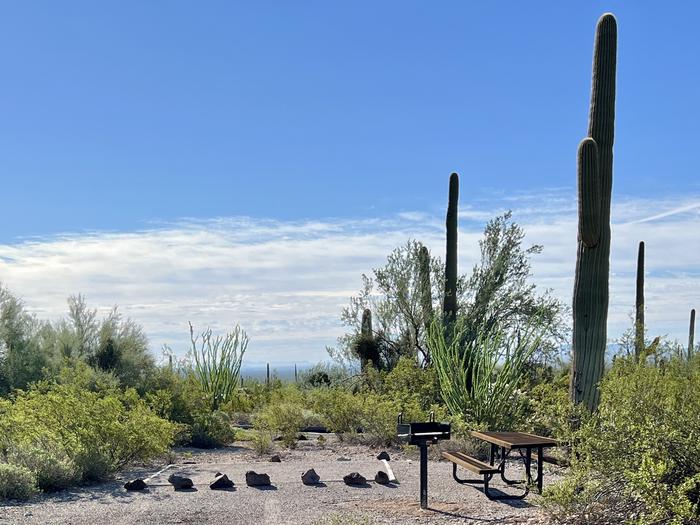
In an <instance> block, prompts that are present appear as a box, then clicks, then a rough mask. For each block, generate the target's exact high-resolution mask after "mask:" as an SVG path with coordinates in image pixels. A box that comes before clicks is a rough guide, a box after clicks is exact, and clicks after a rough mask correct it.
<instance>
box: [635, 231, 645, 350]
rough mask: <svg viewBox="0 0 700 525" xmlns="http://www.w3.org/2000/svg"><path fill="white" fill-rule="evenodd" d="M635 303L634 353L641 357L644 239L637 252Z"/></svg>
mask: <svg viewBox="0 0 700 525" xmlns="http://www.w3.org/2000/svg"><path fill="white" fill-rule="evenodd" d="M634 305H635V311H636V315H635V316H634V353H635V355H636V356H637V359H639V356H641V355H642V353H643V352H644V241H640V242H639V252H638V253H637V297H636V300H635V304H634Z"/></svg>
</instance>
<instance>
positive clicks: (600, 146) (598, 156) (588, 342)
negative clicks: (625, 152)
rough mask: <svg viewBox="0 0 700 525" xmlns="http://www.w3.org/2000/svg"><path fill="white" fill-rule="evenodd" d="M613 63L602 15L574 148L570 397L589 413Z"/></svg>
mask: <svg viewBox="0 0 700 525" xmlns="http://www.w3.org/2000/svg"><path fill="white" fill-rule="evenodd" d="M616 60H617V22H616V20H615V17H614V16H613V15H612V14H609V13H606V14H604V15H603V16H602V17H600V20H598V25H597V28H596V37H595V49H594V53H593V82H592V89H591V106H590V116H589V123H588V137H587V138H585V139H583V141H582V142H581V144H580V145H579V150H578V199H579V204H578V210H579V211H578V214H579V217H578V256H577V258H576V276H575V280H574V298H573V318H574V319H573V320H574V324H573V361H572V371H571V385H570V395H571V399H572V400H573V401H574V402H575V403H582V404H584V405H585V406H586V407H587V408H588V409H590V410H593V409H595V407H596V406H597V405H598V400H599V391H598V383H599V382H600V379H601V377H602V375H603V366H604V361H605V348H606V339H607V326H606V324H607V320H608V287H609V278H610V200H611V195H612V167H613V142H614V131H615V127H614V126H615V69H616Z"/></svg>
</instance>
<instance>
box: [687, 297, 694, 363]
mask: <svg viewBox="0 0 700 525" xmlns="http://www.w3.org/2000/svg"><path fill="white" fill-rule="evenodd" d="M694 351H695V308H693V309H692V310H691V311H690V329H689V330H688V360H690V359H692V358H693V352H694Z"/></svg>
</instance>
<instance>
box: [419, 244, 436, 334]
mask: <svg viewBox="0 0 700 525" xmlns="http://www.w3.org/2000/svg"><path fill="white" fill-rule="evenodd" d="M418 278H419V280H420V303H421V310H422V312H423V321H424V322H425V328H426V330H427V329H428V326H430V323H431V321H432V319H433V292H432V289H431V288H430V253H429V252H428V248H426V247H425V246H421V247H420V251H419V252H418Z"/></svg>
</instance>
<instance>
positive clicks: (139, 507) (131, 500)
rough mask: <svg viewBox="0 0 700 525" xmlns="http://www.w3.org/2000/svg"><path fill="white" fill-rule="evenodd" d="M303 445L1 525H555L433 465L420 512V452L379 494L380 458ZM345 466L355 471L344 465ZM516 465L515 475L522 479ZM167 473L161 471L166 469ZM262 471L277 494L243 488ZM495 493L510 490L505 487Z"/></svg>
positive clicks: (198, 459) (214, 455) (55, 505)
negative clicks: (347, 478)
mask: <svg viewBox="0 0 700 525" xmlns="http://www.w3.org/2000/svg"><path fill="white" fill-rule="evenodd" d="M310 437H311V439H310V440H309V441H300V442H299V446H298V447H297V449H296V450H281V451H279V454H280V456H281V457H282V462H281V463H271V462H269V456H265V457H264V458H260V457H257V456H256V455H255V454H254V453H253V452H252V451H250V450H249V449H248V448H246V447H245V445H244V444H241V446H233V447H227V448H225V449H222V450H216V451H196V450H179V451H178V454H177V459H176V461H175V464H174V465H172V466H170V467H168V468H167V469H166V470H165V471H163V472H162V473H160V474H157V475H153V474H154V473H155V472H157V471H158V470H160V469H159V468H154V469H151V470H150V471H145V470H140V471H133V472H129V473H126V474H124V476H122V477H120V478H118V479H116V480H114V481H111V482H107V483H102V484H99V485H93V486H90V487H85V488H81V489H78V490H73V491H63V492H60V493H56V494H53V495H48V496H40V497H37V498H35V499H34V500H32V501H30V502H28V503H25V504H21V505H19V504H17V505H14V504H11V505H7V506H0V523H1V524H5V523H23V524H25V523H26V524H58V523H61V524H71V525H82V524H95V523H100V524H104V525H107V524H120V523H125V524H126V523H128V524H154V523H172V524H175V523H198V524H199V523H235V524H256V525H259V524H278V523H279V524H296V523H304V524H319V525H322V524H334V523H337V524H341V523H342V524H344V525H345V524H347V525H352V524H358V525H359V524H363V525H365V524H367V525H369V524H375V523H376V524H381V523H392V524H400V523H425V524H443V523H474V524H476V523H478V524H483V523H489V524H500V525H506V524H523V523H529V524H540V523H547V520H546V519H545V518H544V517H543V515H542V513H541V512H540V510H539V509H538V497H537V496H536V495H530V496H528V497H527V498H526V499H525V500H523V501H517V500H516V501H510V502H508V501H500V502H498V501H490V500H488V499H487V498H486V496H484V494H483V492H481V490H480V489H479V488H476V487H473V486H463V485H459V484H457V483H455V482H454V480H453V479H452V468H451V463H447V462H444V461H435V460H431V461H430V465H429V467H428V473H429V493H428V495H429V506H430V509H429V510H421V509H420V508H419V505H418V499H419V479H418V475H419V464H418V460H417V454H415V453H414V452H413V451H410V452H405V453H404V452H402V451H401V450H393V451H389V452H390V454H391V456H392V457H391V462H390V464H391V467H392V469H393V471H394V474H395V475H396V478H397V480H398V482H397V483H396V484H392V485H389V486H382V485H377V484H375V483H374V482H373V479H374V475H375V474H376V473H377V471H378V470H380V469H383V465H382V463H381V462H380V461H378V460H377V459H376V454H377V453H378V450H373V449H370V448H368V447H365V446H358V445H345V444H341V443H338V442H337V441H334V440H333V439H331V440H329V441H328V442H327V443H326V444H324V445H319V444H317V442H316V439H315V436H310ZM339 457H345V458H349V459H350V461H338V458H339ZM518 465H519V464H516V463H513V465H510V466H509V468H511V469H512V470H511V472H513V476H515V471H517V470H518ZM161 468H162V467H161ZM309 468H314V469H316V472H318V474H319V475H320V476H321V481H322V482H323V485H321V486H319V487H308V486H304V485H303V484H302V483H301V479H300V477H301V474H302V472H304V471H305V470H306V469H309ZM247 470H255V471H256V472H266V473H268V474H269V475H270V478H271V480H272V484H273V487H270V488H268V489H257V488H252V487H247V486H246V485H245V472H246V471H247ZM217 471H219V472H223V473H225V474H227V475H228V476H229V478H231V480H233V481H234V483H235V485H236V486H235V488H234V489H233V490H231V491H226V492H224V491H212V490H210V489H209V486H208V485H209V483H210V482H211V481H212V480H213V478H214V474H215V473H216V472H217ZM353 471H356V472H360V473H361V474H362V475H363V476H364V477H366V478H367V479H368V480H372V481H371V483H370V484H369V485H368V486H367V487H364V488H362V487H349V486H346V485H345V484H344V483H343V481H342V478H343V476H344V475H346V474H349V473H350V472H353ZM171 473H177V474H181V475H185V476H188V477H191V478H192V479H193V481H194V483H195V490H192V491H191V492H174V491H173V489H172V487H171V486H170V485H169V484H168V482H167V478H168V476H169V475H170V474H171ZM557 474H558V472H557V470H556V469H554V470H553V469H549V468H547V467H546V468H545V483H547V482H551V481H552V480H554V479H556V478H557ZM135 476H143V477H146V476H153V477H152V478H151V479H150V480H148V483H149V489H148V491H147V492H143V493H133V492H132V493H129V492H126V491H125V490H124V489H123V488H122V484H123V483H124V480H125V479H129V478H131V477H135ZM492 486H493V487H494V488H503V489H504V492H510V491H511V489H510V488H506V487H505V486H503V485H502V484H501V483H500V480H499V482H494V483H492Z"/></svg>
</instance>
